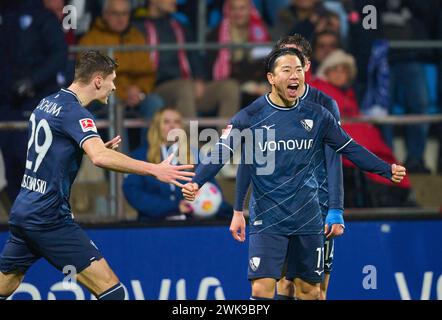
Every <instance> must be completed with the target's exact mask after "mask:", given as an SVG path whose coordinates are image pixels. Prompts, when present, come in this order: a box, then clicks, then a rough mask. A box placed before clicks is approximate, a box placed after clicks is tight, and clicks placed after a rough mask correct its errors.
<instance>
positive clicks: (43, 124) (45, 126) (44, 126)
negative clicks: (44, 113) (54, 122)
mask: <svg viewBox="0 0 442 320" xmlns="http://www.w3.org/2000/svg"><path fill="white" fill-rule="evenodd" d="M29 121H30V122H31V127H32V128H31V129H32V130H31V137H30V138H29V141H28V155H29V149H30V148H31V147H32V145H33V144H34V146H35V152H36V153H37V159H35V166H34V170H33V171H34V172H37V170H38V168H39V167H40V165H41V163H42V161H43V159H44V157H45V156H46V153H47V152H48V150H49V148H50V147H51V144H52V131H51V128H50V127H49V123H48V122H47V121H46V119H41V120H40V122H39V123H38V125H36V123H35V114H31V117H30V118H29ZM41 130H43V131H44V135H45V140H44V142H43V144H41V145H40V144H38V137H39V136H40V132H41ZM27 158H28V156H26V159H27ZM32 165H33V162H32V161H29V160H26V169H29V170H32Z"/></svg>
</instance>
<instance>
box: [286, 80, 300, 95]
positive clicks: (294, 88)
mask: <svg viewBox="0 0 442 320" xmlns="http://www.w3.org/2000/svg"><path fill="white" fill-rule="evenodd" d="M298 89H299V83H292V84H289V85H288V86H287V92H288V94H289V96H290V97H297V92H298Z"/></svg>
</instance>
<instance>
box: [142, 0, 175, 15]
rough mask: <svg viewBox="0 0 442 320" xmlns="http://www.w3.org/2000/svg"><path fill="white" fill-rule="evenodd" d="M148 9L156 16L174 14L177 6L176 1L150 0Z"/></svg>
mask: <svg viewBox="0 0 442 320" xmlns="http://www.w3.org/2000/svg"><path fill="white" fill-rule="evenodd" d="M149 8H150V9H151V10H152V9H153V10H154V11H155V13H156V14H160V15H165V14H169V13H174V12H176V10H177V4H176V0H150V1H149Z"/></svg>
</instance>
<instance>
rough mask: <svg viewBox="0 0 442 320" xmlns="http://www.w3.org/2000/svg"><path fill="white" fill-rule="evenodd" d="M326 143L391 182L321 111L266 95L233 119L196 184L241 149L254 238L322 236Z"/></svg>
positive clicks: (387, 168)
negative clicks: (288, 104)
mask: <svg viewBox="0 0 442 320" xmlns="http://www.w3.org/2000/svg"><path fill="white" fill-rule="evenodd" d="M235 129H238V130H237V131H235ZM238 132H242V134H241V139H238V138H237V136H238ZM245 132H248V135H249V136H252V137H253V141H252V142H250V139H249V140H247V137H246V136H247V134H244V133H245ZM325 143H326V144H328V145H330V146H331V147H332V148H333V149H334V150H336V152H340V151H342V152H343V153H344V154H345V155H346V156H347V157H348V158H349V159H350V160H352V161H354V162H355V164H356V165H358V166H360V167H361V168H362V169H364V170H368V171H370V172H375V173H379V174H381V175H383V176H385V177H390V176H391V173H390V166H389V165H388V164H387V163H385V162H383V161H382V160H380V159H379V158H377V157H376V156H374V155H373V154H372V153H370V152H369V151H368V150H366V149H365V148H363V147H361V146H360V145H358V144H357V143H355V142H354V141H353V139H352V138H351V137H349V136H348V135H347V133H345V131H344V130H342V128H341V127H340V125H339V123H338V121H336V119H335V118H334V117H333V116H332V114H331V113H330V112H329V111H327V110H326V109H325V108H323V107H322V106H321V105H319V104H315V103H313V102H311V101H308V100H306V99H303V100H301V99H298V101H297V102H296V104H295V105H294V106H292V107H289V108H287V107H281V106H278V105H275V104H274V103H272V102H271V101H270V98H269V96H268V95H266V96H263V97H261V98H259V99H257V100H256V101H255V102H253V103H252V104H251V105H250V106H248V107H247V108H245V109H243V110H241V111H240V112H238V113H237V114H236V115H235V116H234V117H233V118H232V120H231V122H230V124H229V125H228V126H227V128H226V129H225V130H224V131H223V135H222V136H221V138H220V140H219V142H218V143H217V148H215V149H214V150H213V152H212V154H211V155H209V157H210V158H212V163H209V164H202V165H199V166H198V167H197V170H196V177H195V178H194V179H193V180H194V181H195V182H196V183H198V184H199V185H200V186H201V185H202V184H204V183H205V182H206V181H207V179H208V178H209V177H212V176H213V174H214V173H216V172H217V170H219V168H220V167H221V166H222V164H223V163H226V162H227V160H228V159H229V158H230V156H231V152H232V151H233V150H235V149H237V146H238V145H239V144H242V145H243V148H242V150H244V152H245V156H243V157H242V158H243V161H246V163H251V167H252V169H251V180H252V186H253V192H252V196H251V199H250V203H249V212H250V233H261V232H265V233H274V234H284V235H292V234H298V235H301V234H321V233H323V218H322V212H321V210H320V203H319V197H318V191H319V185H318V177H317V173H318V168H319V167H321V166H324V161H325V160H324V155H323V152H324V151H323V148H324V144H325ZM251 154H252V155H253V159H250V155H251ZM213 159H215V160H216V159H219V163H220V164H219V163H213ZM205 161H207V160H205Z"/></svg>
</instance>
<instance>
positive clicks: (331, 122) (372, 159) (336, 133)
mask: <svg viewBox="0 0 442 320" xmlns="http://www.w3.org/2000/svg"><path fill="white" fill-rule="evenodd" d="M323 125H324V142H325V143H326V144H328V145H329V146H331V147H332V148H333V149H334V150H335V151H336V152H340V153H342V154H343V155H345V156H346V157H347V158H348V159H349V160H350V161H351V162H353V163H354V164H355V165H356V166H357V167H359V168H360V169H362V170H364V171H368V172H372V173H376V174H378V175H380V176H383V177H385V178H387V179H390V178H391V177H392V173H391V166H390V164H388V163H386V162H385V161H383V160H381V159H380V158H378V157H377V156H376V155H374V154H373V153H371V152H370V151H368V150H367V149H365V148H364V147H363V146H361V145H360V144H358V143H357V142H356V141H354V140H353V138H351V137H350V136H349V135H348V134H347V133H346V132H345V131H344V130H343V129H342V128H341V126H340V125H339V124H338V122H337V121H336V120H335V119H334V118H333V116H332V115H331V113H330V112H328V111H327V112H324V124H323Z"/></svg>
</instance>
